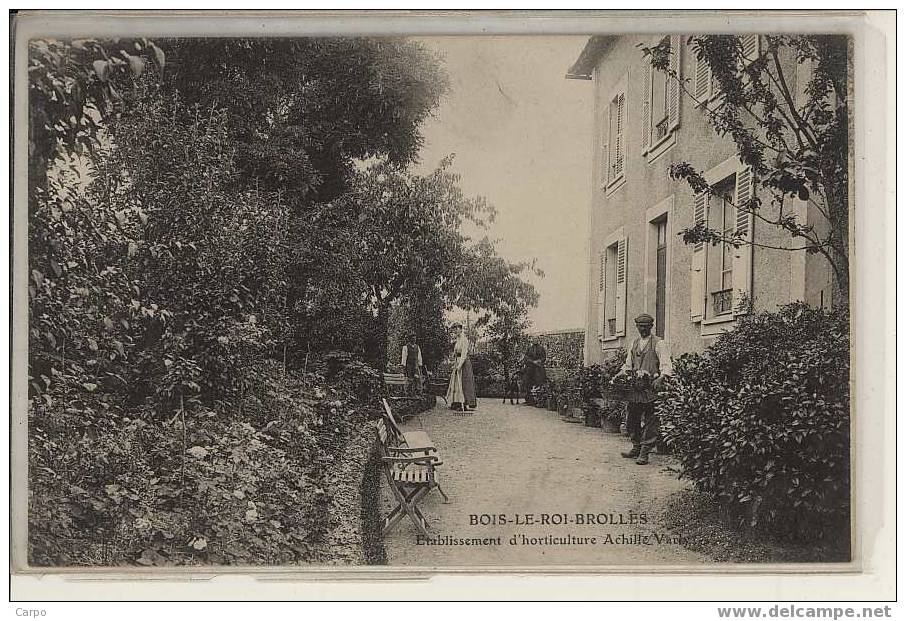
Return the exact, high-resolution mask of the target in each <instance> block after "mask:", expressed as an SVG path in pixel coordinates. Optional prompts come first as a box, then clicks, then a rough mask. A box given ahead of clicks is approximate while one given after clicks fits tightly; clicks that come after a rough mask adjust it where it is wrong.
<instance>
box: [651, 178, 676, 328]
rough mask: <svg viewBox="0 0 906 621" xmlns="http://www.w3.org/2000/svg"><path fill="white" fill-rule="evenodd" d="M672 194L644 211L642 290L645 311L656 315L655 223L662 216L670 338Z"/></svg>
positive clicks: (666, 322) (665, 290)
mask: <svg viewBox="0 0 906 621" xmlns="http://www.w3.org/2000/svg"><path fill="white" fill-rule="evenodd" d="M674 204H675V200H674V197H673V195H671V196H668V197H667V198H665V199H664V200H662V201H661V202H659V203H657V204H656V205H655V206H654V207H651V208H649V209H647V210H646V211H645V222H646V223H647V225H648V226H647V232H646V235H645V287H644V291H643V307H644V309H645V312H646V313H648V314H649V315H651V316H652V317H656V316H657V309H656V308H655V305H656V304H657V256H656V253H657V223H658V222H659V221H660V220H662V219H663V218H664V217H666V218H667V274H666V279H667V282H665V283H664V293H665V296H666V297H665V299H664V339H665V340H667V339H669V338H670V332H671V330H670V306H671V299H672V298H673V295H672V291H673V246H674V244H673V240H672V237H673V227H674V224H675V221H674V219H673V218H674V215H673V214H674Z"/></svg>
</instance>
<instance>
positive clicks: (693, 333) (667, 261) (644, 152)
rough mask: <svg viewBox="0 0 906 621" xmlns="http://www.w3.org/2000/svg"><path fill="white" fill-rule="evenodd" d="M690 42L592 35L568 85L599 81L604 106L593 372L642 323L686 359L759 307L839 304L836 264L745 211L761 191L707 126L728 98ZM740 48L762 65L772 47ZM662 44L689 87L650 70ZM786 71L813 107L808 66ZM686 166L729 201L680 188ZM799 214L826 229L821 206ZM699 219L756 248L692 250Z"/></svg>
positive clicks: (592, 276)
mask: <svg viewBox="0 0 906 621" xmlns="http://www.w3.org/2000/svg"><path fill="white" fill-rule="evenodd" d="M689 38H690V37H689V36H687V35H630V36H595V37H591V38H590V39H589V41H588V43H587V44H586V46H585V48H584V50H583V51H582V53H581V55H580V57H579V58H578V59H577V61H576V62H575V63H574V64H573V66H572V67H571V68H570V70H569V73H568V74H567V77H568V78H573V79H585V80H589V81H590V82H591V87H592V88H593V89H594V101H595V106H594V110H595V112H594V114H595V124H594V136H593V141H594V150H593V152H594V156H593V158H592V160H593V161H592V166H593V177H592V178H593V184H594V187H593V191H592V204H591V209H590V229H589V230H590V244H589V260H588V296H587V306H586V317H587V320H586V329H585V354H584V356H585V364H594V363H597V362H600V361H601V360H602V359H603V357H604V356H606V355H607V354H608V352H609V351H612V350H615V349H617V348H619V347H624V346H627V345H628V344H629V343H630V342H631V340H632V339H633V338H635V336H636V332H635V328H634V324H633V318H634V317H636V316H637V315H639V314H640V313H643V312H645V313H648V314H650V315H651V316H652V317H654V318H655V328H654V329H655V333H656V334H658V335H659V336H662V337H664V338H666V339H667V340H668V341H669V343H670V345H671V348H672V351H673V355H674V356H676V355H678V354H679V353H682V352H688V351H701V350H702V349H704V348H705V347H707V346H708V345H709V344H710V343H711V342H712V341H713V339H714V338H715V337H716V336H717V335H718V334H720V333H721V332H723V331H726V330H732V329H733V327H734V326H735V325H736V322H737V321H738V319H739V317H740V315H742V314H744V313H747V312H751V310H753V309H754V310H763V309H774V308H777V307H778V306H780V305H783V304H787V303H789V302H792V301H798V300H803V301H806V302H808V303H809V304H812V305H815V306H830V305H831V302H832V300H831V299H830V296H831V292H832V284H831V281H832V273H831V270H830V267H829V265H828V264H827V262H826V260H825V259H824V258H823V257H821V256H819V255H814V254H812V255H809V254H806V253H805V252H803V251H794V252H791V251H789V250H783V248H790V247H795V244H793V245H792V246H791V243H792V241H793V240H791V238H790V235H789V234H788V233H786V232H784V231H782V230H781V229H779V228H778V227H776V226H772V225H767V224H765V223H763V222H761V221H760V220H757V219H754V218H753V217H752V216H751V214H748V213H745V212H743V211H741V210H740V211H739V212H737V210H736V209H735V204H739V203H742V202H743V201H746V200H748V198H749V197H751V196H752V195H753V192H756V191H757V190H756V188H757V184H756V182H755V181H756V180H755V179H754V178H753V175H752V174H751V171H750V169H749V168H747V167H745V166H743V165H742V164H741V162H740V161H739V159H738V157H737V151H736V146H735V144H734V143H733V141H732V139H730V138H729V137H726V138H722V137H719V136H718V135H717V134H716V133H715V131H714V129H713V128H712V127H711V125H710V124H709V122H708V119H707V117H706V115H705V112H704V110H703V109H702V106H708V105H716V104H717V102H718V101H719V96H718V95H719V94H718V93H716V92H715V91H716V88H715V85H714V82H713V79H712V77H711V75H710V71H709V68H708V66H707V64H706V63H704V62H703V61H699V60H698V59H697V58H696V55H695V53H694V52H693V50H692V48H691V47H690V46H689V45H688V41H689ZM741 42H742V44H743V46H744V49H746V50H747V51H751V53H752V54H753V55H757V52H758V50H759V46H760V45H761V44H762V42H761V39H760V38H759V37H758V36H757V35H747V36H743V37H742V39H741ZM658 44H661V45H669V46H670V66H671V69H672V70H673V71H675V72H677V73H678V74H679V75H680V77H681V79H683V80H684V81H685V84H686V86H685V88H681V87H680V84H679V83H678V82H677V81H676V80H674V79H671V78H669V77H668V76H667V75H666V74H665V73H663V72H660V71H657V70H655V69H653V68H652V67H651V65H650V64H649V62H648V60H647V58H646V57H645V55H644V54H643V52H642V47H643V46H646V47H652V46H655V45H658ZM747 56H748V54H747ZM784 62H787V63H789V64H788V66H787V68H788V69H791V71H787V72H785V73H787V74H789V75H796V82H797V84H796V85H795V86H791V89H793V90H794V91H795V92H796V93H797V96H799V97H802V96H803V92H802V91H803V89H804V87H805V84H806V83H807V78H808V67H807V66H806V65H797V64H796V62H795V59H785V60H784ZM690 91H691V92H690ZM679 162H688V163H690V164H691V165H692V166H693V167H695V168H696V169H697V170H699V171H702V172H703V173H704V176H705V179H706V181H707V182H708V183H709V184H710V185H711V186H712V187H714V188H715V189H718V190H721V194H722V195H724V196H726V197H727V198H726V199H724V200H718V199H715V198H710V199H709V198H707V197H706V195H704V194H701V195H695V194H694V193H693V192H692V190H691V188H690V187H689V185H688V184H687V183H686V182H685V181H682V180H679V181H676V180H673V179H671V178H670V176H669V174H668V168H669V166H670V165H671V164H672V163H679ZM788 208H789V209H791V210H792V211H791V212H792V213H794V214H795V215H796V216H797V218H798V219H799V221H800V222H808V223H810V224H814V225H816V226H820V224H821V223H820V222H819V221H818V220H819V219H818V212H817V211H816V210H815V208H814V206H812V205H809V204H808V203H806V202H803V201H793V204H792V205H788ZM698 221H705V222H707V223H708V226H709V227H710V228H712V229H716V230H720V231H722V232H724V233H733V232H734V231H736V232H738V233H740V234H741V235H744V236H745V238H747V239H749V240H750V241H752V242H754V244H755V245H751V244H744V245H740V246H739V247H738V248H734V247H733V246H732V245H730V244H723V245H716V246H714V245H711V244H701V243H700V244H695V245H686V244H684V243H683V240H682V237H681V236H680V235H679V232H680V231H681V230H683V229H685V228H689V227H691V226H693V224H694V223H695V222H698ZM765 246H773V247H775V248H780V249H772V248H766V247H765Z"/></svg>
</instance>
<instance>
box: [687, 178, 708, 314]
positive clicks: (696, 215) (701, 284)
mask: <svg viewBox="0 0 906 621" xmlns="http://www.w3.org/2000/svg"><path fill="white" fill-rule="evenodd" d="M707 216H708V195H707V194H704V193H702V194H696V195H695V199H694V203H693V214H692V218H693V222H694V224H698V223H699V222H705V221H706V218H707ZM704 311H705V244H704V242H696V243H695V244H694V245H693V246H692V263H691V266H690V271H689V313H690V316H691V318H692V321H701V320H702V315H703V314H704Z"/></svg>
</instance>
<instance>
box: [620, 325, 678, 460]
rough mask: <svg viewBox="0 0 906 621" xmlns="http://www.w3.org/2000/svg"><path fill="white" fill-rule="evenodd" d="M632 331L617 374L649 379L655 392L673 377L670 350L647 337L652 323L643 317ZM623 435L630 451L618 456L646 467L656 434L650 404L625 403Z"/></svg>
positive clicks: (654, 416)
mask: <svg viewBox="0 0 906 621" xmlns="http://www.w3.org/2000/svg"><path fill="white" fill-rule="evenodd" d="M635 327H636V330H638V332H639V336H638V338H636V339H635V340H634V341H633V342H632V345H631V346H630V347H629V350H628V351H627V352H626V362H625V363H624V364H623V368H622V369H621V370H620V374H626V373H627V372H628V371H635V373H637V374H639V375H646V374H647V375H649V376H650V377H652V378H653V380H654V388H655V390H657V389H660V387H661V386H662V385H663V383H664V377H665V376H667V375H672V374H673V362H672V361H671V360H670V347H669V346H668V345H667V342H666V341H665V340H664V339H662V338H659V337H657V336H655V335H654V334H652V333H651V329H652V328H653V327H654V319H653V318H652V317H651V315H649V314H647V313H642V314H641V315H639V316H638V317H636V318H635ZM626 431H627V432H629V438H630V439H631V440H632V450H629V451H625V452H623V453H621V455H622V456H623V457H626V458H628V459H635V460H636V461H635V463H637V464H638V465H640V466H644V465H645V464H647V463H648V454H649V453H650V452H651V451H652V450H654V447H655V446H656V445H657V441H658V436H659V434H660V430H659V427H658V418H657V412H656V411H655V408H654V403H653V402H652V403H629V404H628V412H627V415H626Z"/></svg>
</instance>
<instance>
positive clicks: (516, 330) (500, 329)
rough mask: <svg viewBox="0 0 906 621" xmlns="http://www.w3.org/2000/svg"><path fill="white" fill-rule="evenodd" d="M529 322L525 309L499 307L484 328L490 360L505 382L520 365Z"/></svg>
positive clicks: (526, 343) (525, 344) (519, 307)
mask: <svg viewBox="0 0 906 621" xmlns="http://www.w3.org/2000/svg"><path fill="white" fill-rule="evenodd" d="M530 326H531V322H530V321H529V319H528V316H527V309H526V308H525V307H521V306H508V305H505V306H500V307H498V309H497V311H496V312H495V314H494V317H493V319H491V320H490V322H489V323H488V325H487V326H486V327H485V330H484V334H485V337H486V338H487V339H488V340H489V341H490V344H491V350H490V352H489V353H490V358H491V361H492V363H493V364H494V366H495V367H496V370H497V372H498V373H499V374H500V375H501V376H502V377H503V378H504V381H505V382H508V381H509V379H510V378H511V377H512V376H513V374H514V373H518V369H519V368H520V367H521V365H522V359H521V358H522V352H523V351H524V350H525V348H526V347H527V345H528V329H529V327H530Z"/></svg>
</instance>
